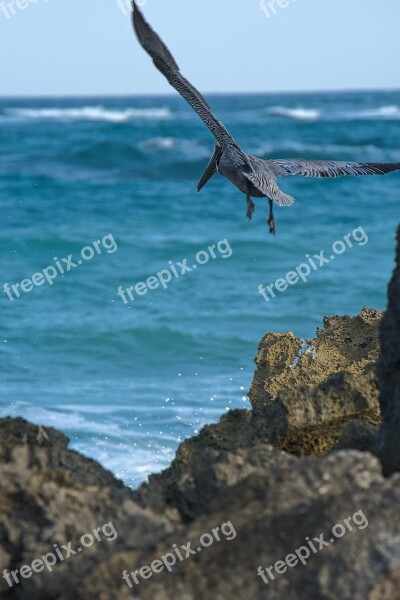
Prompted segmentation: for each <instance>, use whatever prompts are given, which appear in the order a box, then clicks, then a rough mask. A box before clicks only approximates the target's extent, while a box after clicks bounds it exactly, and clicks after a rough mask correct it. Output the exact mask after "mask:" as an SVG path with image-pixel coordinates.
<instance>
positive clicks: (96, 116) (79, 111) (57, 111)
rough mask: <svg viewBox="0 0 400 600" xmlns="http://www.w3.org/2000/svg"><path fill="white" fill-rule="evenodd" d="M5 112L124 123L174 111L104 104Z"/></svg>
mask: <svg viewBox="0 0 400 600" xmlns="http://www.w3.org/2000/svg"><path fill="white" fill-rule="evenodd" d="M4 112H5V114H6V115H9V116H11V117H19V118H23V119H47V120H67V121H107V122H110V123H124V122H126V121H132V120H135V119H150V120H163V119H169V118H170V117H171V116H172V113H171V111H170V109H169V108H167V107H160V108H127V109H124V110H116V109H107V108H104V107H103V106H82V107H79V108H7V109H5V111H4Z"/></svg>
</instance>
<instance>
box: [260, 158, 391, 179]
mask: <svg viewBox="0 0 400 600" xmlns="http://www.w3.org/2000/svg"><path fill="white" fill-rule="evenodd" d="M268 163H269V165H270V167H271V168H272V169H273V171H274V173H275V175H276V177H285V176H287V175H300V176H302V177H329V178H334V177H342V176H344V175H353V176H355V177H357V176H359V175H386V173H391V172H392V171H399V170H400V163H356V162H345V161H335V160H330V161H329V160H305V159H303V158H288V159H277V160H269V161H268Z"/></svg>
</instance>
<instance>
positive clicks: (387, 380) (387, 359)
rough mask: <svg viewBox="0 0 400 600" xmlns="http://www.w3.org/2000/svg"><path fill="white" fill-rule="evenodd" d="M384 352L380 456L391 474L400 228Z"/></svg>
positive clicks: (397, 398)
mask: <svg viewBox="0 0 400 600" xmlns="http://www.w3.org/2000/svg"><path fill="white" fill-rule="evenodd" d="M380 335H381V345H382V353H381V357H380V360H379V363H378V375H379V384H380V391H381V396H380V403H381V409H382V414H383V417H384V423H383V427H382V431H381V435H380V444H379V453H380V455H381V459H382V462H383V465H384V468H385V471H386V472H387V473H392V472H393V471H396V470H397V471H399V470H400V227H399V228H398V230H397V251H396V267H395V270H394V273H393V277H392V280H391V282H390V285H389V306H388V309H387V311H386V313H385V315H384V317H383V319H382V324H381V333H380Z"/></svg>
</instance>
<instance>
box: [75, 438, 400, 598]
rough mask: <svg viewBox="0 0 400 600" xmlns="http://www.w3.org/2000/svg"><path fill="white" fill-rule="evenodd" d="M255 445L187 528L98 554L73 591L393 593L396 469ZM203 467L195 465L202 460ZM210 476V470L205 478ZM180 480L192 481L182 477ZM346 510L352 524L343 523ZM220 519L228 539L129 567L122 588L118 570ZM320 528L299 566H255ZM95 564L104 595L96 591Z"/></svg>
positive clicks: (272, 561)
mask: <svg viewBox="0 0 400 600" xmlns="http://www.w3.org/2000/svg"><path fill="white" fill-rule="evenodd" d="M264 452H265V470H264V472H262V469H259V468H258V466H257V465H256V470H255V472H254V473H250V474H248V476H247V477H246V478H245V479H243V480H239V481H237V482H236V483H235V478H234V479H233V480H232V485H231V486H230V485H229V482H228V481H227V479H229V478H227V477H224V478H223V479H224V486H225V491H224V493H218V494H217V495H215V494H212V495H213V500H212V512H211V513H210V511H209V509H207V508H206V507H205V506H204V507H203V509H204V510H202V511H201V512H202V515H201V516H199V517H197V518H196V520H194V521H192V522H191V523H190V525H189V526H188V527H187V528H185V529H184V530H182V531H179V532H175V533H174V534H173V535H168V536H167V537H166V538H164V539H163V540H161V541H160V542H158V544H157V545H156V547H154V548H151V549H149V550H147V551H143V552H140V553H132V554H131V556H130V557H129V553H126V554H125V555H124V557H123V559H124V560H123V566H122V563H121V561H117V562H115V560H114V558H112V559H107V560H106V562H105V563H103V564H102V565H101V567H100V568H99V569H98V570H95V571H93V572H92V574H91V575H90V576H89V577H88V578H87V579H85V580H84V581H83V584H82V596H79V597H78V598H79V599H80V598H81V597H82V598H85V600H95V599H96V600H98V598H104V600H106V599H108V598H115V599H117V598H118V599H119V598H121V599H125V598H128V597H129V596H128V595H127V593H128V592H129V591H131V592H132V594H133V597H135V598H140V600H175V599H176V598H179V599H180V600H181V599H182V600H203V599H204V600H206V599H208V598H213V599H214V598H215V599H216V600H225V599H226V600H229V599H230V598H233V597H235V598H240V599H242V598H246V599H248V600H267V599H268V600H282V598H286V599H287V600H299V598H301V599H303V598H304V599H307V600H337V599H338V598H340V599H341V600H373V599H374V600H377V598H378V596H377V594H378V590H385V594H386V595H385V596H383V597H385V598H386V599H387V600H396V599H398V589H397V588H396V587H395V582H396V581H397V579H396V577H398V568H399V564H400V546H399V543H398V540H399V537H400V519H399V516H400V513H399V510H400V509H399V500H400V475H396V476H394V477H392V478H391V479H390V480H385V479H384V478H383V476H382V474H381V468H380V464H379V462H378V460H377V459H376V458H375V457H373V456H372V455H370V454H368V453H365V454H362V453H358V452H354V451H349V452H343V451H341V452H334V453H332V454H330V455H328V456H326V457H323V458H316V459H310V458H308V459H294V458H293V457H292V458H291V459H290V460H288V457H287V456H285V454H284V453H280V454H277V452H276V450H274V449H273V448H271V447H270V448H267V447H266V448H265V449H264ZM268 453H269V454H270V457H271V458H270V459H268V457H267V455H268ZM229 454H230V453H226V455H225V457H224V458H223V459H221V460H222V462H221V463H220V464H222V465H230V466H231V465H233V471H234V472H237V467H238V464H239V461H240V458H239V457H240V455H239V457H238V456H236V457H230V456H229ZM242 456H243V455H242ZM246 460H247V459H246ZM209 461H210V456H205V457H204V462H205V463H207V462H209ZM217 463H218V459H217V457H216V455H214V467H210V469H209V473H210V474H212V473H213V472H215V470H216V469H217V470H218V467H217ZM255 463H257V461H255ZM260 466H261V463H260ZM203 468H204V471H203V474H205V472H206V470H207V468H208V467H207V465H206V464H204V465H203ZM206 479H207V478H206ZM202 483H203V484H204V483H205V480H204V481H203V480H202V479H201V474H200V480H199V482H198V483H197V484H195V487H196V485H197V487H198V489H197V496H196V493H195V494H194V496H193V498H194V501H195V502H197V503H198V504H201V502H202V501H201V499H200V498H199V495H200V494H201V491H202V487H201V486H202ZM210 485H212V477H211V481H210V480H207V484H206V487H207V486H210ZM189 487H190V488H191V489H192V490H193V489H194V487H193V486H192V483H190V485H189ZM220 491H221V492H222V488H221V490H220ZM209 499H210V498H209ZM360 511H361V512H360ZM349 518H350V521H349V520H348V521H347V523H350V525H351V526H352V531H350V530H349V529H346V527H347V526H346V525H345V524H344V523H345V519H349ZM227 522H230V523H231V525H232V526H233V529H234V531H235V533H236V536H235V537H234V539H231V540H229V541H228V540H227V539H226V538H224V537H222V536H221V540H220V541H219V542H217V541H214V543H213V544H212V545H210V546H209V547H207V548H203V549H202V550H201V552H196V554H195V555H193V556H190V557H188V558H187V559H185V560H183V561H180V560H178V559H177V561H176V565H175V566H174V568H173V571H172V572H171V573H169V572H168V571H167V570H166V569H165V568H164V570H163V571H162V572H161V573H153V574H152V575H151V577H150V578H149V579H146V580H145V579H143V578H141V577H140V572H139V573H136V576H137V578H138V582H139V583H138V584H136V583H135V582H134V580H133V579H132V578H130V584H131V585H132V588H131V589H130V588H128V584H127V583H125V582H124V581H121V572H122V570H123V569H125V568H126V569H127V571H128V573H131V572H135V571H138V570H139V569H140V568H141V567H143V566H146V565H147V566H148V565H151V564H152V562H153V561H154V560H157V559H160V558H161V557H163V556H165V555H166V554H167V553H169V552H171V551H173V547H174V544H176V545H177V546H178V547H180V546H181V545H185V544H186V543H187V542H188V541H191V542H192V544H191V548H192V549H194V550H196V549H197V548H200V547H201V546H200V544H199V539H200V537H201V536H202V534H204V533H210V532H211V531H212V530H213V528H215V527H217V526H221V525H222V524H223V523H227ZM336 525H338V527H337V528H336V529H335V533H334V534H332V529H333V528H334V527H335V526H336ZM343 528H344V529H343ZM228 531H231V532H232V529H231V528H228ZM343 531H345V533H343ZM336 532H337V533H338V537H335V534H336ZM321 533H322V534H324V536H323V540H324V542H325V541H326V542H327V543H328V544H327V546H324V547H323V548H322V549H321V550H320V551H319V552H317V553H314V552H313V551H312V549H310V550H309V553H310V556H309V557H308V558H307V564H306V565H304V566H303V565H302V564H300V561H299V560H298V561H297V562H298V565H297V566H295V567H293V568H288V567H286V572H285V573H284V574H281V575H278V573H277V572H276V571H272V573H273V574H274V576H275V579H274V580H272V579H271V578H269V577H268V574H267V575H266V577H267V581H269V583H264V581H263V579H262V578H261V577H260V576H259V575H258V574H257V569H258V567H259V566H261V567H263V569H264V572H265V570H266V568H267V567H270V566H271V565H277V567H276V568H277V569H282V568H283V567H284V566H285V565H282V563H277V561H284V560H285V557H286V556H287V555H289V554H293V553H295V551H296V549H298V548H300V547H301V546H307V543H308V542H307V539H308V540H311V541H312V540H313V539H314V538H318V537H319V536H320V534H321ZM339 536H340V537H339ZM230 537H233V535H230ZM320 539H321V538H320ZM330 539H334V542H332V543H330V542H329V540H330ZM314 546H315V547H316V549H318V548H319V542H317V541H315V540H314ZM309 548H310V547H309ZM303 552H304V554H305V551H303ZM121 558H122V557H121ZM305 559H306V557H305ZM105 573H106V574H107V586H108V588H109V589H112V590H113V595H111V596H100V592H101V590H102V589H103V587H102V581H103V577H104V574H105ZM267 573H268V572H267ZM68 600H69V599H68Z"/></svg>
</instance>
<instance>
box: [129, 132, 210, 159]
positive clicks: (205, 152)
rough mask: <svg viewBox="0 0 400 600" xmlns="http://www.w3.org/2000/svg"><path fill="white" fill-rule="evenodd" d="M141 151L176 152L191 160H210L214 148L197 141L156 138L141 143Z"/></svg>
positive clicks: (139, 145)
mask: <svg viewBox="0 0 400 600" xmlns="http://www.w3.org/2000/svg"><path fill="white" fill-rule="evenodd" d="M138 147H139V149H140V151H142V152H143V151H145V152H160V151H161V152H164V153H165V152H171V151H172V152H175V153H176V154H180V155H182V156H184V157H185V158H186V159H188V160H189V161H190V160H201V159H205V158H209V157H210V156H211V153H212V146H211V145H210V147H207V146H203V145H202V144H201V143H200V142H199V141H198V140H196V139H182V138H173V137H155V138H150V139H147V140H143V141H141V142H139V144H138Z"/></svg>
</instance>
